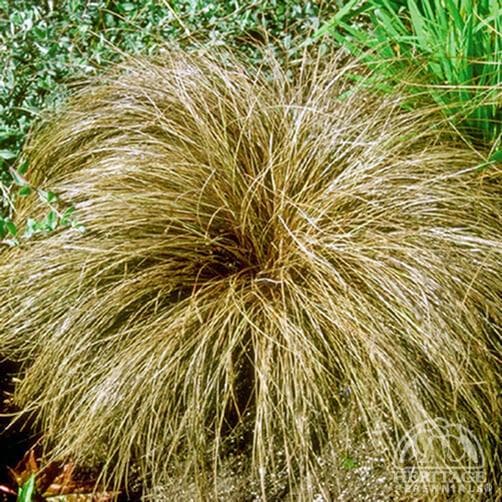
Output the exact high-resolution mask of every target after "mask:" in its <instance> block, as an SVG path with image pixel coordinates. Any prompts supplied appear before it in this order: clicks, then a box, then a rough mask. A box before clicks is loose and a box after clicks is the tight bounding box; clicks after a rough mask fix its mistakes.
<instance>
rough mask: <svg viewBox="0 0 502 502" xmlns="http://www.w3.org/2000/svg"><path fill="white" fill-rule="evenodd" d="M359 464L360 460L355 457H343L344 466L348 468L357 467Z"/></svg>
mask: <svg viewBox="0 0 502 502" xmlns="http://www.w3.org/2000/svg"><path fill="white" fill-rule="evenodd" d="M357 466H358V462H357V460H356V459H355V458H352V457H350V456H346V457H344V458H343V459H342V467H343V468H344V469H347V470H351V469H355V468H356V467H357Z"/></svg>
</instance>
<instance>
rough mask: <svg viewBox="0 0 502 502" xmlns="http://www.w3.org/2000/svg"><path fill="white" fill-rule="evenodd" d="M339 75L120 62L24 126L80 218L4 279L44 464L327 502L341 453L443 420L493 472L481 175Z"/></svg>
mask: <svg viewBox="0 0 502 502" xmlns="http://www.w3.org/2000/svg"><path fill="white" fill-rule="evenodd" d="M349 69H350V66H345V65H340V64H338V63H337V61H336V60H335V61H334V62H331V63H328V64H325V65H324V66H323V68H321V66H320V65H317V64H313V65H311V66H309V65H304V66H303V67H302V69H301V70H299V71H298V74H297V75H296V76H294V77H293V78H290V77H288V76H287V75H286V74H285V73H284V72H283V71H282V70H281V69H280V68H278V67H277V66H276V65H273V64H272V65H271V67H269V68H268V69H267V70H266V71H263V70H261V69H246V68H245V67H243V66H242V65H240V64H239V63H238V62H236V61H233V60H232V58H227V60H226V63H222V62H221V60H220V59H216V58H214V59H213V58H210V57H202V56H187V55H183V54H171V55H167V56H164V57H162V58H159V59H157V60H153V61H152V60H151V61H130V62H128V63H127V64H126V65H124V66H121V67H120V68H117V69H115V70H114V72H112V73H111V74H109V75H107V76H105V77H102V78H101V79H100V80H97V81H95V82H93V83H92V84H91V85H90V86H89V87H87V88H85V89H84V90H83V91H81V92H79V94H78V95H77V96H76V97H75V98H74V99H73V101H72V102H71V103H70V105H69V106H68V108H67V110H66V111H64V112H63V113H61V114H59V115H58V116H57V117H55V118H53V119H52V120H51V121H50V122H49V123H48V124H45V126H44V127H43V128H42V129H41V130H39V131H38V132H37V133H36V134H35V135H34V137H33V139H32V141H31V142H30V144H29V145H28V147H27V150H26V152H27V156H28V158H29V161H30V166H31V167H30V169H31V173H32V175H31V176H32V178H31V179H32V180H36V183H38V184H40V185H44V186H48V187H50V188H51V189H53V190H54V191H56V192H57V193H58V194H59V196H60V197H61V199H62V200H64V201H68V202H70V203H74V204H75V205H76V208H77V213H76V214H77V219H78V221H79V222H80V223H82V224H83V225H84V226H85V227H86V232H85V233H84V234H80V233H78V232H76V231H75V230H73V229H62V230H59V231H58V232H56V233H55V234H54V235H49V236H47V237H43V236H42V237H39V238H35V239H32V240H30V241H27V242H25V243H24V244H22V245H21V246H20V247H19V248H17V249H13V250H9V251H7V252H5V253H4V254H3V261H2V263H3V264H1V265H0V298H1V299H0V321H1V328H0V350H1V352H3V353H4V355H6V356H8V357H9V358H11V359H19V360H22V361H23V375H22V380H21V382H20V384H19V386H18V389H17V394H16V397H17V400H18V402H19V403H20V404H21V405H22V406H24V408H25V410H26V411H27V412H33V413H34V414H35V416H36V417H37V418H38V420H39V424H40V426H41V428H42V430H43V431H44V438H45V442H46V447H47V454H48V456H49V457H52V458H54V457H58V458H61V457H71V458H72V459H74V460H75V461H77V462H79V463H80V464H82V465H98V466H100V469H101V472H102V479H103V480H104V481H105V482H107V483H108V484H109V485H110V486H111V487H114V486H115V487H116V486H118V485H120V484H121V483H123V482H124V480H127V479H128V476H130V475H131V472H132V470H135V472H136V474H135V475H136V476H137V475H139V477H140V479H141V480H142V483H143V484H144V487H145V493H147V494H150V496H151V497H153V499H155V500H159V499H161V498H163V497H165V498H169V497H170V498H174V499H177V500H189V499H190V497H192V498H196V499H200V500H210V499H212V498H215V499H216V498H218V497H221V498H224V499H226V500H249V499H251V498H252V497H253V494H254V495H260V496H263V497H265V498H267V499H268V500H279V499H280V498H287V497H288V496H289V497H290V498H291V499H292V500H312V499H313V498H314V497H315V496H317V495H319V494H321V495H324V497H325V500H330V499H331V498H332V497H334V496H336V495H340V493H341V492H342V491H343V489H344V488H346V486H342V485H344V483H342V481H341V480H342V479H343V472H342V471H343V468H341V467H340V465H341V464H343V460H344V458H345V456H347V455H350V456H352V457H355V458H356V459H358V460H359V462H363V459H362V456H361V455H362V454H363V453H362V452H363V448H364V451H368V452H373V453H371V455H373V454H375V452H377V453H378V455H379V461H381V462H383V472H389V469H390V466H391V465H392V455H393V453H394V452H395V448H396V444H397V441H398V439H399V437H400V435H401V434H403V433H404V432H405V431H407V430H409V429H410V428H411V427H413V426H414V425H416V424H419V423H421V422H422V421H424V420H428V419H433V418H435V417H438V416H440V417H444V418H446V419H447V420H449V421H452V422H458V423H461V424H463V425H464V426H466V427H468V428H470V429H471V430H472V431H473V432H474V433H475V435H477V437H478V438H479V440H480V442H481V443H482V448H483V451H484V455H485V459H486V462H487V468H488V470H490V469H491V470H492V472H493V471H494V469H496V465H495V464H496V463H497V458H496V453H495V449H496V443H497V435H498V433H499V428H500V423H499V422H498V420H499V419H500V416H501V409H500V401H499V400H498V397H497V392H498V391H499V390H500V387H499V386H500V375H499V374H498V373H497V371H498V369H497V355H500V348H501V347H500V338H499V336H500V332H498V331H497V330H498V326H499V323H500V311H501V310H500V307H501V289H502V288H501V286H502V285H501V279H500V277H499V275H498V272H499V270H498V266H499V265H500V259H501V249H502V246H501V235H500V186H499V185H498V184H497V183H496V182H497V180H500V170H499V169H498V168H497V167H492V168H491V169H490V170H487V171H485V172H484V173H480V172H478V170H476V168H475V166H476V165H477V164H478V163H479V161H480V155H479V154H478V153H476V152H474V151H471V150H468V149H466V148H465V147H464V146H463V145H462V144H461V142H460V141H459V140H458V139H456V138H454V137H452V135H451V134H449V133H448V132H447V131H446V130H445V127H443V125H442V124H441V121H440V120H439V119H438V116H439V115H438V114H436V113H435V112H434V110H421V111H420V112H407V111H404V110H403V109H402V107H400V98H399V96H398V95H394V96H390V97H385V98H382V97H381V96H377V95H375V94H372V93H371V92H369V91H367V90H364V89H362V88H359V87H358V88H356V87H354V86H353V85H352V84H351V83H350V81H349V79H348V78H347V73H348V71H349ZM36 211H37V202H36V201H35V200H34V199H33V200H31V199H27V201H26V202H25V203H24V205H23V207H21V208H20V209H19V211H18V218H19V219H22V218H23V217H24V216H25V215H27V214H29V215H33V213H36ZM358 449H360V450H358ZM368 455H370V453H368ZM423 455H424V457H423V460H424V464H425V465H428V466H431V465H432V466H436V467H441V466H444V467H446V468H448V463H447V460H448V459H445V452H444V449H442V448H441V447H440V445H436V446H434V447H430V448H429V449H424V453H423ZM138 473H139V474H138ZM384 484H385V485H387V484H388V483H387V481H386V482H385V483H384ZM355 495H356V494H355V493H352V494H350V493H349V498H348V499H350V500H356V498H355Z"/></svg>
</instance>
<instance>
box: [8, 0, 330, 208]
mask: <svg viewBox="0 0 502 502" xmlns="http://www.w3.org/2000/svg"><path fill="white" fill-rule="evenodd" d="M335 3H336V2H335ZM170 5H171V6H170ZM320 5H321V3H320V2H316V1H310V0H309V1H306V2H304V1H299V0H295V1H293V0H266V1H259V2H258V1H253V2H243V1H238V0H233V1H225V2H217V1H214V2H208V1H206V0H196V1H193V0H179V1H176V2H159V1H156V0H141V1H138V2H126V1H122V0H117V1H110V0H96V1H92V2H89V1H87V0H63V1H58V2H53V1H44V2H41V1H39V0H19V1H16V2H11V1H8V0H0V72H1V73H0V187H3V189H2V192H1V193H0V214H2V213H3V214H4V216H5V215H8V214H9V213H10V212H11V211H9V204H10V203H9V201H8V199H7V187H8V186H9V185H10V183H11V181H12V175H11V172H10V170H9V169H10V168H12V166H14V164H15V161H16V159H17V158H18V155H19V151H20V148H21V145H22V144H23V142H24V140H25V138H26V135H27V133H28V130H29V128H30V126H31V124H32V123H33V122H34V121H36V120H37V119H38V118H39V116H40V114H41V112H42V110H47V109H53V108H54V107H56V106H57V105H58V104H60V103H61V102H63V101H64V100H65V99H66V97H67V95H68V91H69V89H72V88H73V87H75V86H78V85H80V84H81V82H82V81H83V80H85V79H87V78H89V76H91V75H94V74H96V73H97V71H99V69H100V68H103V67H106V66H107V65H108V64H110V62H112V61H117V60H118V59H121V58H122V57H123V55H124V54H139V53H141V54H151V53H153V52H156V51H157V50H158V49H159V47H160V46H162V45H164V44H166V43H170V44H174V45H179V46H183V47H188V46H194V45H203V46H204V47H206V48H207V49H208V50H209V49H211V48H215V47H221V46H224V45H226V46H232V47H233V48H234V49H235V50H239V51H241V52H243V53H244V54H246V55H247V57H248V58H250V60H251V61H254V62H255V63H258V62H259V59H260V54H261V53H262V52H261V51H260V50H259V49H258V48H257V45H263V44H269V45H270V46H271V47H273V48H274V49H275V50H278V47H282V48H283V50H284V51H285V53H286V54H287V53H289V54H290V55H291V56H294V55H295V54H297V52H298V48H299V45H300V44H299V43H297V42H296V41H295V36H296V35H298V34H303V35H304V36H306V34H307V33H309V32H311V31H313V30H315V29H316V28H318V27H319V23H320V21H319V19H320V15H321V8H320ZM333 9H334V5H333V7H331V8H330V9H325V10H326V15H327V14H328V13H330V12H332V11H333ZM12 195H14V196H15V194H12Z"/></svg>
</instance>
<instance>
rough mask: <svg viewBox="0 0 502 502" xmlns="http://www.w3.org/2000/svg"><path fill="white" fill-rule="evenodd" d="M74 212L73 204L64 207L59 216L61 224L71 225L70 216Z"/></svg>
mask: <svg viewBox="0 0 502 502" xmlns="http://www.w3.org/2000/svg"><path fill="white" fill-rule="evenodd" d="M74 212H75V207H74V206H72V207H69V208H68V209H65V211H64V212H63V215H62V216H61V225H71V217H72V215H73V213H74Z"/></svg>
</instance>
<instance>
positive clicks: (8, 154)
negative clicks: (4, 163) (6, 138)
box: [0, 150, 17, 160]
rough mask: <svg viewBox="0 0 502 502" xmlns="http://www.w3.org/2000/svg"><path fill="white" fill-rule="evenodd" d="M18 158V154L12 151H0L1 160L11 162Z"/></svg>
mask: <svg viewBox="0 0 502 502" xmlns="http://www.w3.org/2000/svg"><path fill="white" fill-rule="evenodd" d="M16 157H17V153H16V152H13V151H12V150H0V159H3V160H11V159H15V158H16Z"/></svg>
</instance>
